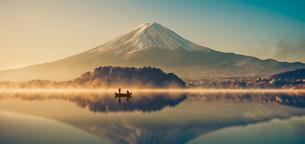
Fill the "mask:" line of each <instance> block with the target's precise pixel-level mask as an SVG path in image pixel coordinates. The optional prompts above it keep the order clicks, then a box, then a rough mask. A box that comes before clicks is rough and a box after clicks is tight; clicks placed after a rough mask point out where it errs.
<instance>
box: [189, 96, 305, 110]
mask: <svg viewBox="0 0 305 144" xmlns="http://www.w3.org/2000/svg"><path fill="white" fill-rule="evenodd" d="M187 101H206V102H241V103H264V104H268V103H278V104H282V105H287V106H292V107H299V108H305V94H296V93H278V94H271V93H267V94H254V93H251V94H250V93H243V94H242V93H240V94H238V93H234V94H233V93H231V94H229V93H225V94H224V93H219V94H200V95H198V94H196V95H188V99H187Z"/></svg>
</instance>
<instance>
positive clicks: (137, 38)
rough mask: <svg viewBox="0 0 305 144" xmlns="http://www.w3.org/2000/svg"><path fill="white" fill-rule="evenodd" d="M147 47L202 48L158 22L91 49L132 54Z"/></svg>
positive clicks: (168, 48)
mask: <svg viewBox="0 0 305 144" xmlns="http://www.w3.org/2000/svg"><path fill="white" fill-rule="evenodd" d="M148 48H160V49H166V50H185V51H189V52H190V51H194V50H197V49H200V48H201V49H203V47H201V46H198V45H196V44H194V43H192V42H190V41H188V40H186V39H184V38H182V37H181V36H179V35H178V34H176V33H175V32H173V31H171V30H170V29H168V28H166V27H164V26H162V25H161V24H158V23H144V24H142V25H140V26H138V27H137V28H136V29H134V30H133V31H131V32H129V33H127V34H125V35H122V36H120V37H118V38H116V39H114V40H112V41H109V42H107V43H105V44H103V45H101V46H99V47H97V48H95V49H93V51H105V50H115V51H116V53H117V54H120V53H126V54H132V53H135V52H138V51H142V50H145V49H148Z"/></svg>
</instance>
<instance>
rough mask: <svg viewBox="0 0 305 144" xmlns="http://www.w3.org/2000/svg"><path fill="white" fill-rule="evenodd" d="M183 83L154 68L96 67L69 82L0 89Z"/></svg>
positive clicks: (6, 84) (11, 85)
mask: <svg viewBox="0 0 305 144" xmlns="http://www.w3.org/2000/svg"><path fill="white" fill-rule="evenodd" d="M185 86H186V84H185V82H184V81H183V80H182V79H180V78H179V77H178V76H176V75H175V74H173V73H165V72H163V71H162V70H161V69H159V68H154V67H142V68H135V67H112V66H106V67H98V68H95V69H94V70H93V71H89V72H85V73H83V74H82V75H81V76H80V77H78V78H76V79H74V80H69V81H51V80H32V81H28V82H0V87H2V88H8V87H9V88H98V87H103V88H107V87H137V88H169V87H185Z"/></svg>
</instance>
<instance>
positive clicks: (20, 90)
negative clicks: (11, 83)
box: [0, 88, 305, 93]
mask: <svg viewBox="0 0 305 144" xmlns="http://www.w3.org/2000/svg"><path fill="white" fill-rule="evenodd" d="M127 89H128V90H129V91H131V92H135V93H305V89H209V88H181V89H177V88H173V89H171V88H163V89H162V88H161V89H160V88H151V89H148V88H146V89H145V88H144V89H137V88H124V89H122V90H127ZM116 91H117V89H114V88H109V89H108V88H107V89H83V88H75V89H73V88H59V89H58V88H18V89H16V88H12V89H10V88H8V89H7V88H6V89H0V93H64V92H68V93H114V92H116Z"/></svg>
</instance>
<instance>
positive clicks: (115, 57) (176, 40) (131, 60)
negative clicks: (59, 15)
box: [0, 23, 305, 81]
mask: <svg viewBox="0 0 305 144" xmlns="http://www.w3.org/2000/svg"><path fill="white" fill-rule="evenodd" d="M108 65H112V66H124V67H126V66H127V67H128V66H133V67H142V66H153V67H159V68H161V69H162V70H165V71H167V72H174V73H176V74H177V75H179V76H180V77H182V78H183V79H203V78H211V77H244V76H264V75H270V74H272V73H278V72H282V71H287V70H292V69H297V68H305V64H303V63H288V62H278V61H275V60H270V59H267V60H262V59H258V58H256V57H252V56H245V55H240V54H234V53H225V52H219V51H216V50H213V49H210V48H207V47H204V46H200V45H197V44H195V43H192V42H190V41H189V40H186V39H184V38H183V37H181V36H180V35H178V34H177V33H175V32H174V31H172V30H170V29H168V28H166V27H164V26H162V25H160V24H157V23H145V24H142V25H140V26H139V27H137V28H135V29H134V30H132V31H131V32H129V33H127V34H123V35H121V36H119V37H117V38H115V39H113V40H110V41H108V42H106V43H104V44H102V45H99V46H97V47H95V48H93V49H90V50H87V51H85V52H83V53H80V54H76V55H73V56H70V57H67V58H64V59H60V60H57V61H53V62H48V63H43V64H37V65H32V66H28V67H23V68H19V69H13V70H6V71H0V80H11V81H15V80H31V79H48V80H68V79H73V78H75V77H77V76H78V75H80V74H81V73H83V72H85V71H89V70H91V69H93V68H95V67H99V66H108Z"/></svg>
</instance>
